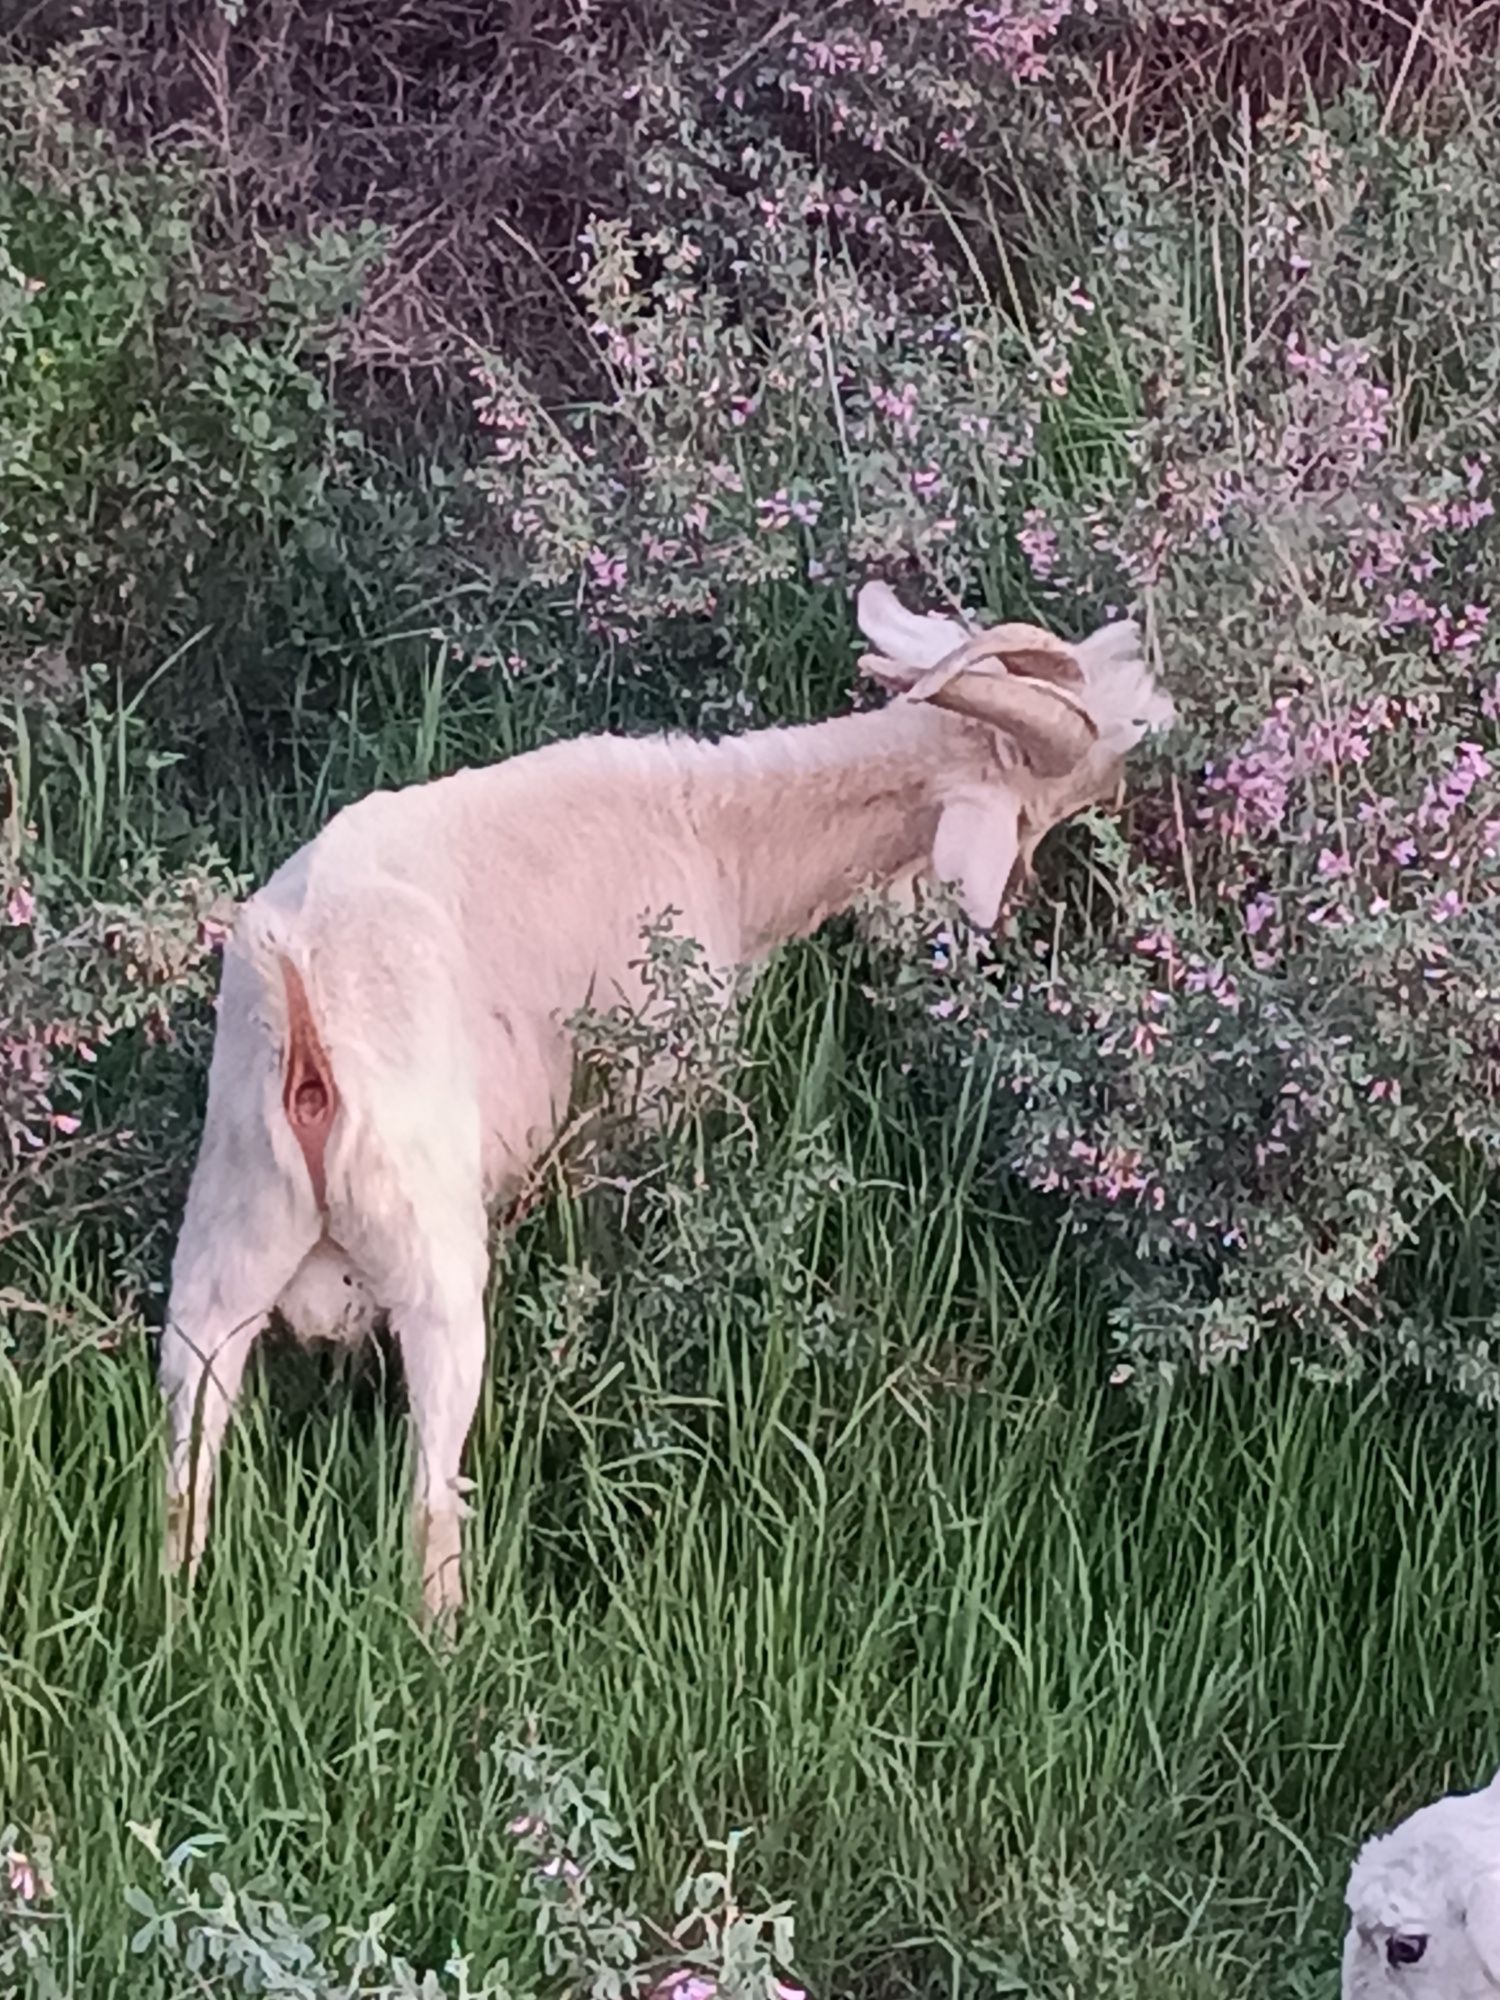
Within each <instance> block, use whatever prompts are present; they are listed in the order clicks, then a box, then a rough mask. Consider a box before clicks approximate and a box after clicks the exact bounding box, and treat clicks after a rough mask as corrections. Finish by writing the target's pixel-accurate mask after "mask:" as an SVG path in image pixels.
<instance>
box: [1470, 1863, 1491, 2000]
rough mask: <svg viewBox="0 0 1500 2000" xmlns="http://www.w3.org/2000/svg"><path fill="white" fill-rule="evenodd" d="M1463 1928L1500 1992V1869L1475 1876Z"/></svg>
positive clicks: (1489, 1977)
mask: <svg viewBox="0 0 1500 2000" xmlns="http://www.w3.org/2000/svg"><path fill="white" fill-rule="evenodd" d="M1464 1928H1465V1929H1466V1930H1467V1931H1468V1933H1469V1943H1470V1944H1471V1945H1472V1946H1473V1947H1474V1956H1475V1957H1476V1958H1477V1959H1478V1960H1479V1963H1480V1964H1481V1965H1482V1966H1483V1967H1484V1970H1485V1975H1486V1977H1487V1978H1488V1979H1489V1980H1490V1981H1491V1983H1492V1984H1493V1985H1494V1987H1495V1990H1496V1991H1497V1992H1500V1869H1495V1868H1492V1869H1490V1870H1488V1871H1487V1872H1486V1873H1485V1874H1483V1875H1478V1876H1476V1877H1475V1879H1474V1881H1473V1883H1472V1884H1471V1886H1470V1889H1469V1894H1468V1898H1467V1900H1466V1902H1465V1904H1464Z"/></svg>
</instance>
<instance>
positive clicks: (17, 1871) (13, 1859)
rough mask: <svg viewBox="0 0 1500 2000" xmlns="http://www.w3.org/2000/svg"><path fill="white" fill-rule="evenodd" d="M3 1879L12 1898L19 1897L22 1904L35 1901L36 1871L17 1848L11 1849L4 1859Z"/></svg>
mask: <svg viewBox="0 0 1500 2000" xmlns="http://www.w3.org/2000/svg"><path fill="white" fill-rule="evenodd" d="M5 1879H6V1881H7V1882H8V1883H9V1884H10V1893H11V1894H12V1895H13V1896H19V1897H20V1899H21V1901H22V1902H23V1903H34V1902H35V1901H36V1892H37V1879H36V1870H35V1869H34V1868H33V1867H32V1865H31V1862H30V1860H29V1859H28V1858H27V1856H26V1855H24V1854H22V1853H21V1852H20V1850H19V1849H18V1848H14V1847H13V1848H12V1849H11V1851H10V1853H9V1854H7V1855H6V1857H5Z"/></svg>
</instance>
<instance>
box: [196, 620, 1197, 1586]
mask: <svg viewBox="0 0 1500 2000" xmlns="http://www.w3.org/2000/svg"><path fill="white" fill-rule="evenodd" d="M859 619H860V624H861V626H862V628H863V630H864V633H865V636H866V638H867V639H869V640H870V641H871V642H872V643H873V644H874V645H875V646H876V647H877V648H879V651H878V652H877V653H876V654H873V655H869V656H867V657H866V658H865V659H864V660H863V661H862V662H861V664H862V666H863V667H864V668H865V669H866V671H867V672H869V673H871V674H873V675H874V676H875V677H876V678H877V679H879V680H880V681H881V682H882V683H883V684H884V685H886V686H887V687H889V688H892V689H894V690H897V691H898V692H899V693H900V695H901V697H902V698H900V699H897V700H894V701H892V702H889V703H888V704H887V705H886V706H885V707H883V708H882V709H880V710H878V711H875V712H871V713H866V714H858V715H849V716H844V717H841V718H838V719H836V720H832V721H827V722H821V723H815V724H811V725H807V726H804V727H799V728H783V729H768V730H762V731H759V732H757V733H755V734H751V735H747V736H742V737H739V738H735V739H731V740H728V741H724V742H719V743H715V744H708V743H702V742H696V741H693V740H690V739H686V738H682V737H668V738H655V739H652V740H649V741H640V740H629V739H624V738H617V737H610V736H594V737H587V738H583V739H581V740H579V741H575V742H569V743H561V744H556V745H553V746H551V747H549V748H546V749H543V750H537V751H533V752H532V753H530V754H529V755H526V756H521V757H515V758H512V759H510V760H509V761H507V762H505V763H502V764H498V765H494V766H491V767H489V768H486V769H481V770H470V771H463V772H459V773H457V774H456V775H454V776H451V777H447V778H442V779H438V780H436V781H435V782H433V783H430V784H425V785H414V786H412V787H410V788H408V789H406V790H403V791H399V792H379V793H375V794H374V795H372V796H371V797H369V798H366V799H363V800H361V801H360V802H359V803H357V804H355V805H352V806H349V807H347V808H346V809H345V810H344V811H342V812H340V813H339V814H337V815H336V816H335V818H334V819H332V820H331V821H330V822H329V824H328V825H327V826H326V827H325V828H324V829H323V831H322V833H321V834H319V835H318V837H317V838H316V839H315V840H313V841H312V842H311V843H310V844H309V845H308V846H306V847H304V848H302V849H301V850H300V851H299V852H298V853H296V854H294V855H293V856H292V857H291V859H290V860H289V861H287V862H286V863H285V865H284V866H283V867H281V868H280V869H279V870H278V871H277V872H276V874H275V875H274V876H272V878H271V880H270V881H269V882H268V883H267V884H266V885H265V887H264V888H263V889H261V890H260V891H259V892H258V893H257V894H256V895H254V896H253V897H251V898H250V900H249V901H248V902H247V903H246V904H245V905H244V906H243V907H242V909H241V910H240V912H239V917H238V921H237V924H236V927H235V930H234V934H233V937H232V938H231V940H230V943H229V945H228V947H227V949H226V951H225V959H224V970H223V979H222V984H221V988H220V994H219V1001H218V1011H219V1019H218V1030H217V1036H216V1040H215V1044H214V1051H213V1060H212V1064H211V1067H210V1071H209V1084H208V1111H207V1118H206V1123H205V1128H204V1133H203V1141H202V1148H201V1151H200V1154H199V1158H198V1162H197V1166H196V1169H195V1171H194V1174H193V1179H192V1183H191V1187H190V1189H189V1193H188V1200H187V1210H186V1214H185V1217H184V1221H183V1227H182V1233H181V1237H180V1239H179V1242H178V1246H177V1253H176V1258H175V1261H174V1264H173V1270H172V1286H171V1295H170V1299H169V1302H168V1311H167V1321H166V1326H165V1330H164V1333H163V1337H162V1347H161V1364H160V1373H161V1381H162V1386H163V1389H164V1391H165V1392H166V1394H167V1396H168V1398H169V1401H170V1406H171V1448H170V1457H169V1472H168V1560H169V1562H170V1563H171V1564H172V1565H173V1566H174V1567H175V1566H177V1565H178V1564H180V1563H181V1562H183V1561H184V1560H185V1561H186V1562H187V1563H188V1565H189V1569H190V1571H191V1569H192V1568H194V1567H195V1566H196V1564H197V1561H198V1559H199V1557H200V1555H201V1554H202V1550H203V1546H204V1538H205V1534H206V1531H207V1522H208V1508H209V1496H210V1492H211V1488H212V1483H213V1475H214V1466H215V1462H216V1459H217V1456H218V1452H219V1448H220V1445H221V1443H222V1440H223V1436H224V1430H225V1426H226V1424H227V1422H228V1418H229V1413H230V1410H231V1407H232V1405H233V1403H234V1400H235V1397H236V1395H237V1393H238V1391H239V1387H240V1383H241V1379H242V1377H243V1374H244V1370H245V1363H246V1359H247V1357H248V1355H249V1353H250V1350H251V1347H252V1345H253V1344H254V1341H255V1339H256V1337H257V1335H258V1334H259V1332H260V1331H261V1329H262V1328H263V1327H264V1326H265V1324H266V1322H267V1320H268V1318H269V1317H270V1314H271V1312H272V1310H273V1309H274V1310H275V1311H277V1312H278V1313H279V1314H280V1315H281V1317H282V1318H284V1319H285V1320H286V1321H287V1322H288V1324H289V1325H290V1326H291V1327H292V1328H293V1329H294V1330H295V1331H296V1332H298V1333H299V1334H301V1335H302V1336H304V1337H306V1338H315V1337H324V1338H335V1339H351V1340H352V1339H355V1338H357V1337H358V1336H359V1335H360V1334H361V1333H362V1332H363V1331H364V1330H365V1329H366V1328H367V1327H368V1325H369V1323H370V1321H371V1319H372V1317H373V1316H374V1315H375V1314H376V1313H382V1312H383V1313H384V1314H386V1315H387V1316H388V1319H389V1323H390V1325H391V1326H392V1328H393V1330H394V1332H395V1335H396V1337H397V1340H398V1342H399V1344H400V1348H401V1355H402V1362H403V1368H404V1372H405V1376H406V1382H407V1391H408V1401H409V1404H410V1409H411V1416H412V1422H413V1427H414V1432H415V1440H416V1445H417V1452H416V1463H415V1474H416V1485H415V1494H414V1499H413V1512H414V1523H415V1529H416V1539H417V1544H418V1551H419V1555H420V1560H421V1575H422V1579H423V1595H424V1600H425V1603H426V1606H427V1609H428V1610H429V1612H444V1611H449V1610H451V1609H453V1608H455V1607H456V1606H457V1605H458V1604H459V1602H460V1601H461V1587H460V1572H459V1554H460V1525H459V1524H460V1516H461V1513H462V1511H463V1508H462V1502H461V1499H460V1493H459V1485H460V1481H459V1464H460V1457H461V1454H462V1451H463V1447H464V1442H465V1439H466V1437H467V1434H468V1431H469V1427H470V1424H471V1422H472V1419H473V1416H474V1410H475V1406H476V1403H477V1400H478V1396H479V1388H480V1378H481V1374H482V1371H483V1366H484V1347H485V1312H484V1292H485V1284H486V1278H487V1274H488V1270H489V1255H488V1241H487V1220H486V1218H487V1209H488V1208H489V1207H493V1206H496V1205H500V1204H504V1203H506V1202H507V1201H509V1200H510V1199H511V1198H512V1197H513V1196H514V1195H515V1193H516V1191H517V1190H518V1189H519V1188H520V1187H521V1185H522V1184H523V1182H524V1179H525V1176H526V1174H527V1170H528V1168H530V1167H531V1166H533V1165H534V1164H535V1162H536V1161H537V1160H538V1158H539V1157H540V1156H541V1155H542V1154H543V1153H544V1152H545V1150H546V1148H547V1146H548V1144H549V1142H550V1141H551V1140H552V1139H553V1138H554V1136H555V1135H556V1133H557V1132H558V1130H559V1128H560V1125H561V1122H562V1120H563V1119H564V1117H565V1115H566V1112H567V1108H568V1099H569V1095H570V1091H571V1086H572V1046H571V1041H570V1037H569V1034H568V1031H567V1028H566V1022H567V1021H568V1020H569V1019H570V1018H571V1017H573V1016H575V1015H576V1014H577V1012H578V1011H579V1010H580V1009H581V1008H583V1007H584V1006H586V1005H589V1004H593V1005H595V1006H608V1005H611V1004H613V1003H615V1002H617V1001H620V1000H624V1001H625V1002H627V1003H628V1004H633V1005H639V1004H641V1003H642V1001H643V992H642V987H641V983H640V978H639V962H640V959H641V956H642V951H641V927H642V923H643V921H644V920H645V919H647V918H649V917H653V916H660V915H661V914H662V913H663V912H665V911H667V910H671V911H673V912H674V913H675V921H676V923H677V925H678V927H679V929H680V930H681V931H683V932H685V933H687V934H689V935H691V936H692V937H694V938H695V939H696V940H697V941H698V943H699V945H700V946H702V947H703V949H704V951H705V953H706V955H707V957H708V959H709V961H710V963H711V964H712V965H713V966H714V967H716V968H720V969H723V970H724V971H726V972H728V971H731V970H733V969H736V968H740V967H744V966H748V965H751V964H753V963H754V962H755V961H757V960H759V959H760V958H762V957H763V956H764V955H765V954H766V953H767V952H768V951H770V950H771V948H772V947H773V946H774V945H776V944H778V943H779V942H780V941H782V940H783V939H788V938H792V937H796V936H799V935H802V934H805V933H807V932H810V931H811V930H813V929H814V928H815V927H816V926H817V925H818V924H820V923H821V922H822V921H823V920H824V918H825V917H827V916H829V915H831V914H832V913H833V912H835V911H837V910H840V909H843V908H846V907H848V906H849V905H850V903H851V902H852V901H853V900H854V899H855V898H856V896H857V895H858V894H859V893H860V892H861V890H862V889H864V888H865V887H867V886H872V885H873V886H877V887H878V886H880V885H898V886H902V885H904V884H905V883H907V882H909V881H910V879H911V878H912V877H913V876H914V875H915V874H917V873H919V872H926V873H928V874H930V875H932V876H934V877H936V878H938V879H940V880H943V881H948V882H952V883H954V884H956V885H957V887H958V889H959V892H960V895H961V897H962V900H963V903H964V905H965V907H966V909H967V911H968V914H969V915H970V917H971V918H972V919H973V920H974V921H975V922H976V923H978V924H981V925H991V924H993V923H994V922H995V921H996V919H997V916H998V914H999V911H1000V908H1001V904H1002V900H1003V898H1004V897H1005V894H1006V891H1007V886H1008V885H1009V884H1010V882H1011V879H1012V876H1013V873H1015V872H1016V871H1017V867H1018V864H1019V866H1020V868H1021V870H1023V871H1024V868H1025V866H1026V864H1027V863H1028V861H1029V858H1030V855H1031V852H1032V850H1033V848H1034V847H1035V845H1036V843H1037V841H1038V840H1039V839H1040V838H1041V836H1042V835H1043V834H1044V833H1045V832H1046V830H1047V828H1048V827H1049V826H1051V825H1053V824H1055V823H1056V822H1057V821H1058V820H1060V819H1062V818H1064V817H1066V816H1067V815H1068V814H1070V813H1072V812H1076V811H1078V810H1079V809H1080V808H1081V807H1083V806H1084V805H1087V804H1089V803H1091V802H1093V801H1095V800H1101V799H1105V798H1107V797H1108V796H1109V795H1110V794H1111V793H1112V792H1113V791H1114V789H1115V788H1116V786H1117V784H1118V781H1119V776H1120V771H1121V767H1122V763H1123V759H1124V757H1125V754H1126V752H1127V751H1128V750H1129V749H1130V748H1131V746H1132V745H1133V744H1134V743H1136V742H1137V741H1138V740H1139V739H1140V737H1141V736H1142V735H1143V734H1144V733H1145V732H1146V730H1147V729H1148V728H1154V727H1162V726H1165V725H1166V724H1167V723H1168V722H1169V721H1170V719H1171V706H1170V703H1169V702H1168V701H1167V699H1166V697H1165V696H1164V695H1163V694H1162V693H1161V692H1160V691H1159V690H1158V689H1157V688H1156V686H1155V684H1154V682H1153V680H1152V677H1151V675H1150V673H1149V671H1148V670H1147V668H1146V667H1145V665H1144V664H1143V662H1142V659H1141V656H1140V652H1139V645H1138V640H1137V636H1136V633H1135V630H1134V627H1132V626H1129V625H1111V626H1107V627H1105V628H1104V629H1103V630H1101V631H1099V632H1096V633H1095V634H1094V636H1093V637H1092V638H1090V639H1087V640H1085V641H1084V642H1083V643H1082V644H1081V645H1078V646H1076V647H1069V646H1066V645H1064V644H1063V643H1062V642H1061V641H1059V640H1057V639H1054V638H1053V637H1051V635H1049V634H1048V633H1046V632H1043V631H1040V630H1038V629H1036V628H1035V627H1032V626H1026V625H1006V626H1000V627H997V628H994V629H991V630H989V631H984V632H980V633H978V634H976V635H975V636H973V637H971V638H966V635H965V631H964V628H963V627H962V626H961V625H959V624H957V623H955V622H953V621H952V620H949V619H944V618H921V617H916V616H914V615H912V614H911V613H909V612H907V611H905V610H904V609H903V608H902V606H901V605H900V604H899V603H898V602H897V600H896V599H895V597H894V596H893V595H892V593H891V592H890V591H889V590H888V589H887V588H886V587H885V586H884V585H881V584H870V585H868V586H867V587H866V589H865V590H864V591H863V592H862V593H861V596H860V601H859Z"/></svg>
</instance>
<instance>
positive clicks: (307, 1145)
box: [281, 958, 339, 1208]
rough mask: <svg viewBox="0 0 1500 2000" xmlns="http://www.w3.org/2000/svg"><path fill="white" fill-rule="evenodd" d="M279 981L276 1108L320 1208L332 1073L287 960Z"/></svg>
mask: <svg viewBox="0 0 1500 2000" xmlns="http://www.w3.org/2000/svg"><path fill="white" fill-rule="evenodd" d="M281 979H282V984H283V985H284V986H285V988H286V1007H287V1038H286V1077H285V1080H284V1082H283V1084H282V1090H281V1102H282V1105H283V1107H284V1108H285V1111H286V1115H287V1122H288V1124H289V1125H290V1126H291V1128H292V1133H293V1136H294V1137H295V1139H296V1141H297V1144H298V1145H299V1146H300V1147H301V1148H302V1157H303V1159H304V1160H306V1162H307V1171H308V1174H309V1175H310V1177H311V1179H312V1185H313V1194H314V1195H315V1197H316V1198H317V1203H318V1206H319V1208H322V1207H324V1206H325V1202H326V1190H327V1180H326V1176H325V1171H324V1162H323V1155H324V1151H325V1149H326V1147H327V1145H328V1134H329V1131H330V1130H331V1128H332V1125H333V1121H334V1119H335V1117H336V1116H337V1115H338V1108H339V1094H338V1089H337V1087H336V1085H335V1084H334V1081H333V1069H332V1066H331V1065H330V1063H329V1061H328V1055H327V1052H326V1051H325V1049H324V1047H323V1044H322V1041H321V1040H320V1039H319V1036H318V1030H317V1027H316V1024H315V1023H314V1021H313V1016H312V1008H311V1006H310V1005H309V1004H308V999H307V988H306V987H305V986H304V985H303V983H302V975H301V974H300V973H299V972H298V970H297V968H296V966H294V965H293V964H292V963H291V961H290V960H289V959H285V958H283V959H282V961H281Z"/></svg>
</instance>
